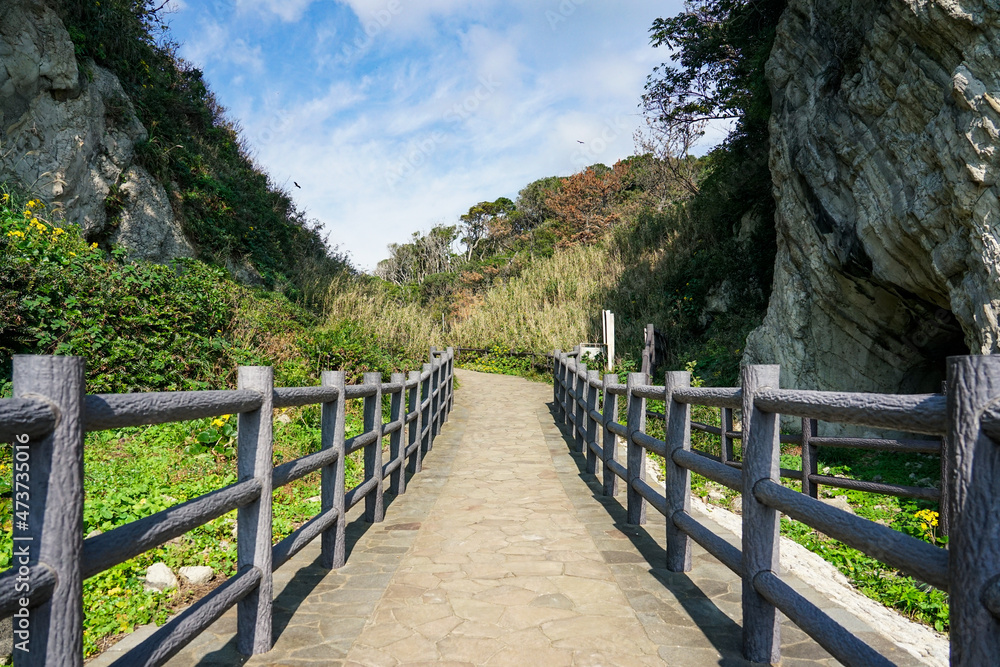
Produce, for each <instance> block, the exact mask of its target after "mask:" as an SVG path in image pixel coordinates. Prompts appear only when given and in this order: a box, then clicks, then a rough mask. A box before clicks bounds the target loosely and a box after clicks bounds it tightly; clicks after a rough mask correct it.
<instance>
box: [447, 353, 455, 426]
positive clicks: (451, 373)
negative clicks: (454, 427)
mask: <svg viewBox="0 0 1000 667" xmlns="http://www.w3.org/2000/svg"><path fill="white" fill-rule="evenodd" d="M454 407H455V348H453V347H449V348H448V403H447V407H446V409H445V412H444V420H445V421H448V416H449V415H450V414H451V411H452V409H453V408H454Z"/></svg>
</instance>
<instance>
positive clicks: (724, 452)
mask: <svg viewBox="0 0 1000 667" xmlns="http://www.w3.org/2000/svg"><path fill="white" fill-rule="evenodd" d="M720 410H721V415H720V416H721V417H722V420H721V422H720V423H721V424H722V437H721V438H720V439H721V442H720V445H721V446H720V448H719V450H720V452H721V458H722V462H723V463H727V464H728V463H729V462H730V461H733V460H734V455H733V439H732V438H730V437H729V433H730V431H732V430H733V410H732V408H720Z"/></svg>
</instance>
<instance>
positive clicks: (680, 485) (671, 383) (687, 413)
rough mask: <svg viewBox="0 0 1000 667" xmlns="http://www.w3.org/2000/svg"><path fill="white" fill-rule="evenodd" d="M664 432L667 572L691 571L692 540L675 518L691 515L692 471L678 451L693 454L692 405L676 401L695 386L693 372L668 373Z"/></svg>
mask: <svg viewBox="0 0 1000 667" xmlns="http://www.w3.org/2000/svg"><path fill="white" fill-rule="evenodd" d="M665 382H666V392H665V396H664V398H663V400H664V407H665V410H664V412H665V413H666V424H665V426H664V432H665V434H666V437H665V440H666V441H667V457H666V498H667V569H668V570H670V571H671V572H688V571H689V570H690V569H691V538H690V537H689V536H688V534H687V533H685V532H684V531H682V530H680V529H679V528H677V526H676V525H675V524H674V520H673V517H674V515H675V514H677V513H678V512H686V513H690V512H691V472H690V471H689V470H688V469H687V468H683V467H681V466H679V465H677V464H676V463H674V459H673V455H674V452H676V451H677V450H684V451H691V406H690V405H689V404H687V403H679V402H677V401H675V400H674V399H673V395H674V391H675V390H677V389H682V388H685V387H690V386H691V373H689V372H687V371H672V372H668V373H667V374H666V378H665Z"/></svg>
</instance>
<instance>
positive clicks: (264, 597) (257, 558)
mask: <svg viewBox="0 0 1000 667" xmlns="http://www.w3.org/2000/svg"><path fill="white" fill-rule="evenodd" d="M238 386H239V388H240V389H249V390H252V391H256V392H258V393H260V395H261V398H262V402H261V406H260V408H258V409H257V410H254V411H253V412H244V413H241V414H240V416H239V422H238V423H239V432H238V436H237V450H238V455H237V456H238V459H239V460H238V463H237V468H238V471H239V480H240V481H241V482H243V481H246V480H248V479H256V480H257V481H258V482H259V483H260V489H261V493H260V497H259V498H258V499H257V500H255V501H254V502H252V503H250V504H249V505H246V506H244V507H241V508H239V509H238V510H237V513H236V524H237V533H236V553H237V556H236V558H237V569H239V570H242V569H243V568H245V567H256V568H257V569H259V570H260V583H259V584H258V585H257V588H256V589H254V591H253V592H252V593H250V594H249V595H247V596H246V597H245V598H243V599H242V600H240V602H239V604H238V605H237V621H236V647H237V649H238V650H239V652H240V653H242V654H243V655H257V654H260V653H266V652H267V651H270V650H271V619H272V613H271V611H272V609H271V607H272V602H271V600H272V594H273V575H272V568H271V540H272V537H273V532H272V515H271V496H272V484H271V481H272V480H271V471H272V470H273V468H274V455H273V447H274V439H273V431H272V429H273V426H274V421H273V417H274V369H273V368H270V367H268V366H241V367H240V369H239V375H238Z"/></svg>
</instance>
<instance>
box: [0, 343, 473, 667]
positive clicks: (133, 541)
mask: <svg viewBox="0 0 1000 667" xmlns="http://www.w3.org/2000/svg"><path fill="white" fill-rule="evenodd" d="M454 358H455V354H454V350H452V349H451V348H449V349H448V350H444V351H440V350H437V349H435V348H431V354H430V363H427V364H424V365H423V367H422V369H421V370H419V371H411V372H410V373H409V374H408V375H407V374H403V373H394V374H393V375H392V377H391V378H390V381H389V382H383V381H382V375H381V374H380V373H367V374H365V376H364V381H363V382H362V383H361V384H358V385H346V384H345V376H344V373H343V372H341V371H337V372H324V373H323V374H322V386H319V387H289V388H275V387H274V386H273V377H274V375H273V369H271V368H268V367H241V368H240V369H239V388H238V389H236V390H232V391H185V392H159V393H137V394H100V395H92V396H85V395H84V380H83V377H84V360H83V359H81V358H79V357H44V356H16V357H15V358H14V398H12V399H4V400H0V440H3V441H7V442H12V443H13V445H14V451H13V455H14V456H13V458H14V461H13V468H14V471H13V474H14V479H13V484H12V488H13V489H14V494H13V497H14V507H13V510H14V514H15V516H16V517H18V518H17V520H16V521H15V525H14V535H13V540H14V545H15V547H14V552H15V553H14V555H15V558H14V567H12V568H11V569H10V570H7V571H6V572H4V573H3V574H2V575H0V616H3V617H8V616H13V617H14V619H13V620H14V641H15V647H17V646H20V648H16V650H15V651H14V656H15V664H16V665H18V666H19V667H20V666H21V665H31V666H36V665H37V666H39V667H40V666H42V665H60V666H62V665H65V666H68V667H73V666H77V667H79V666H81V665H83V654H82V648H81V647H82V645H83V639H82V637H83V602H82V582H83V580H84V579H87V578H88V577H92V576H94V575H96V574H99V573H101V572H103V571H105V570H107V569H109V568H111V567H114V566H115V565H117V564H119V563H122V562H124V561H126V560H129V559H130V558H134V557H135V556H138V555H140V554H142V553H145V552H146V551H149V550H150V549H153V548H155V547H157V546H159V545H161V544H164V543H165V542H167V541H169V540H171V539H174V538H176V537H179V536H181V535H183V534H185V533H187V532H188V531H190V530H192V529H194V528H197V527H198V526H201V525H204V524H206V523H208V522H209V521H212V520H214V519H217V518H218V517H220V516H223V515H224V514H226V513H228V512H231V511H233V510H236V511H237V528H238V533H237V535H238V540H237V574H236V575H235V576H233V577H231V578H230V579H229V580H227V581H226V582H224V583H223V584H222V585H221V586H219V587H218V588H216V589H215V590H214V591H212V592H211V593H209V594H208V595H206V596H205V597H203V598H202V599H201V600H199V601H198V602H196V603H195V604H194V605H192V606H191V607H190V608H188V609H187V610H185V611H184V612H183V613H181V614H179V615H178V616H176V617H175V618H173V619H172V620H170V621H169V622H168V623H166V624H165V625H164V626H163V627H161V628H160V629H159V630H157V631H156V632H155V633H153V635H151V636H150V637H148V638H147V639H145V640H144V641H143V642H142V643H140V644H139V645H138V646H136V647H135V648H133V649H132V650H130V651H129V652H128V653H126V654H124V655H123V656H122V657H121V658H119V659H118V660H117V661H116V662H115V665H120V666H123V665H150V666H151V665H161V664H163V663H164V662H166V661H167V660H169V659H170V657H172V656H173V655H175V654H176V653H177V652H178V651H180V650H181V649H182V648H183V647H184V646H185V645H187V644H188V643H189V642H190V641H191V640H192V639H194V638H195V637H197V636H198V634H200V633H201V632H202V631H204V630H205V629H206V628H207V627H208V626H209V625H210V624H211V623H213V622H214V621H215V620H217V619H218V618H219V617H220V616H221V615H222V614H223V613H224V612H225V611H226V610H228V609H230V608H232V607H233V606H236V607H237V609H238V612H237V616H238V620H237V633H236V643H237V648H238V649H239V651H240V652H241V653H243V654H244V655H253V654H259V653H265V652H267V651H269V650H270V649H271V644H272V635H271V625H272V618H273V609H272V586H273V584H272V581H273V572H274V570H275V569H276V568H278V567H280V566H281V565H283V564H284V563H286V562H287V561H288V560H290V559H291V558H292V557H293V556H294V555H295V554H296V553H298V552H299V551H301V550H302V549H303V548H304V547H305V546H306V545H308V544H309V543H310V542H312V541H313V540H314V539H316V538H320V539H321V556H320V563H321V564H322V565H323V566H324V567H326V568H338V567H341V566H343V565H344V563H345V560H346V555H345V546H344V530H345V521H346V516H347V512H348V511H349V510H350V509H351V508H352V507H354V506H355V505H356V504H358V503H360V502H361V501H362V500H364V501H365V512H364V518H365V520H366V521H369V522H379V521H382V520H383V518H384V514H385V508H384V499H383V498H384V493H385V491H386V486H387V485H386V484H385V482H386V481H388V490H389V491H390V492H391V493H393V494H395V495H400V494H402V493H405V492H406V474H407V473H410V474H413V473H417V472H420V470H421V468H422V461H423V458H424V456H426V454H427V452H429V451H431V449H432V448H433V443H434V439H435V437H436V436H437V435H438V434H439V433H440V431H441V427H442V425H443V424H444V422H445V421H447V419H448V414H449V412H450V411H451V410H452V407H453V405H454ZM383 398H387V399H388V400H389V403H390V405H389V417H388V421H385V420H384V419H383V416H382V415H383V412H382V401H383ZM352 399H362V400H363V401H364V427H363V432H362V433H361V434H359V435H357V436H355V437H353V438H351V439H347V438H346V437H345V414H346V402H347V401H348V400H352ZM307 405H320V406H321V410H322V414H321V423H322V425H321V433H320V438H319V442H317V446H318V451H316V452H314V453H311V454H307V455H305V456H302V457H300V458H298V459H295V460H293V461H289V462H287V463H283V464H281V465H279V466H274V464H273V437H272V430H273V419H274V414H273V411H274V410H275V409H277V408H288V407H299V406H307ZM227 414H235V415H237V416H238V417H237V418H238V429H237V462H236V467H237V471H236V472H237V473H238V481H237V482H236V483H234V484H232V485H230V486H227V487H225V488H222V489H218V490H216V491H212V492H210V493H207V494H204V495H202V496H199V497H197V498H193V499H191V500H188V501H187V502H183V503H180V504H177V505H175V506H173V507H170V508H167V509H165V510H162V511H160V512H157V513H156V514H153V515H151V516H148V517H145V518H143V519H139V520H137V521H133V522H131V523H128V524H125V525H122V526H119V527H117V528H115V529H113V530H110V531H108V532H106V533H103V534H100V535H96V536H94V537H90V538H87V539H84V538H83V535H82V525H83V505H84V489H83V447H84V444H83V443H84V435H85V433H86V432H88V431H99V430H106V429H114V428H123V427H129V426H144V425H153V424H163V423H169V422H177V421H187V420H192V419H201V418H207V417H218V416H221V415H227ZM384 439H388V441H389V442H388V456H389V459H388V461H384V460H383V459H384V454H385V452H384V451H383V441H384ZM361 449H363V450H364V479H363V480H362V481H361V482H360V483H359V484H358V485H357V486H355V487H354V488H353V489H345V459H346V457H347V456H348V455H349V454H351V453H352V452H355V451H358V450H361ZM315 472H320V473H321V481H320V499H321V500H320V507H321V509H320V512H319V513H318V514H317V515H316V516H314V517H312V518H311V519H309V520H308V521H306V522H305V523H304V524H303V525H301V526H299V527H298V528H297V529H296V530H294V531H293V532H292V533H291V534H290V535H288V536H286V537H285V538H284V539H282V540H281V541H280V542H278V543H277V544H275V545H273V546H272V542H273V535H274V527H273V524H272V512H271V501H272V497H273V491H274V489H276V488H279V487H282V486H284V485H287V484H290V483H292V482H294V481H296V480H299V479H302V478H303V477H305V476H306V475H309V474H311V473H315ZM22 649H23V650H22Z"/></svg>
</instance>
